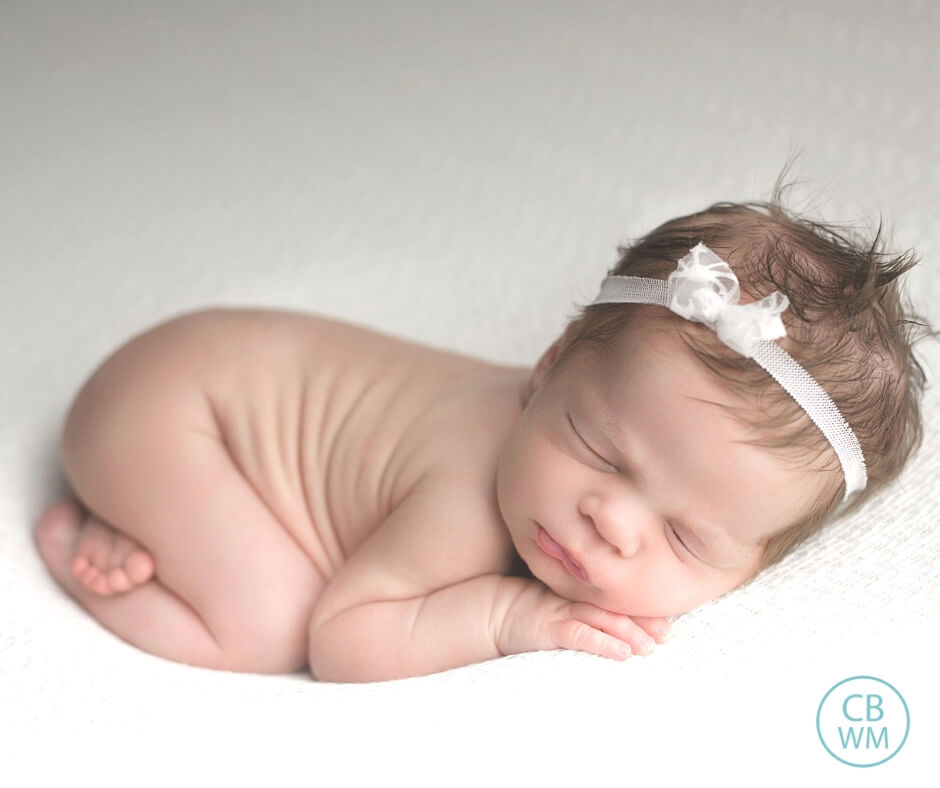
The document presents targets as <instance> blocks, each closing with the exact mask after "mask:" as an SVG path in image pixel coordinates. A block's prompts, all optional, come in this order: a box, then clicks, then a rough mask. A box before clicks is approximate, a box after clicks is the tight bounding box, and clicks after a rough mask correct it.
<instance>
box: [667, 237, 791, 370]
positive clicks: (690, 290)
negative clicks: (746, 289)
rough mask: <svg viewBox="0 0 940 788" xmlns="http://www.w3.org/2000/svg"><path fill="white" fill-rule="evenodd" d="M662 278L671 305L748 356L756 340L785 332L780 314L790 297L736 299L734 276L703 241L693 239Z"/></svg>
mask: <svg viewBox="0 0 940 788" xmlns="http://www.w3.org/2000/svg"><path fill="white" fill-rule="evenodd" d="M666 282H667V287H668V289H669V293H670V296H671V297H670V300H669V304H668V307H669V309H670V310H672V311H673V312H675V313H676V314H677V315H679V316H680V317H684V318H685V319H686V320H693V321H695V322H696V323H704V324H705V325H706V326H708V327H709V328H710V329H712V330H713V331H714V332H715V333H716V334H717V335H718V338H719V339H720V340H721V341H722V342H724V343H725V344H726V345H727V346H728V347H730V348H731V349H733V350H736V351H737V352H738V353H740V354H741V355H743V356H747V357H748V358H753V357H754V353H755V352H756V350H757V343H758V342H760V341H761V340H763V339H779V338H780V337H783V336H786V334H787V329H786V328H785V327H784V325H783V320H781V319H780V314H781V313H782V312H783V311H784V310H785V309H786V308H787V307H788V306H789V304H790V301H789V299H788V298H787V297H786V296H785V295H783V293H779V292H773V293H771V294H770V295H769V296H766V297H764V298H762V299H761V300H760V301H753V302H751V303H750V304H739V303H738V299H739V298H740V296H741V288H740V287H739V286H738V278H737V277H736V276H735V275H734V272H733V271H732V270H731V267H730V266H729V265H728V264H727V263H726V262H725V261H724V260H722V259H721V258H720V257H719V256H718V255H716V254H715V253H714V252H713V251H712V250H711V249H709V248H708V247H707V246H705V244H702V243H700V244H698V245H696V246H695V248H694V249H692V251H691V252H689V253H688V254H687V255H686V256H685V257H683V258H682V259H681V260H679V264H678V267H677V268H676V270H675V271H673V272H672V273H671V274H670V275H669V278H668V279H667V280H666Z"/></svg>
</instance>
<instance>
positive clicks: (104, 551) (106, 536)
mask: <svg viewBox="0 0 940 788" xmlns="http://www.w3.org/2000/svg"><path fill="white" fill-rule="evenodd" d="M113 547H114V530H113V529H111V528H109V527H108V526H106V525H104V524H102V523H100V522H98V521H97V520H96V519H95V518H94V517H88V518H86V520H85V522H84V524H83V526H82V532H81V534H80V535H79V537H78V544H77V545H76V546H75V561H74V562H73V564H72V567H73V569H76V570H77V571H78V572H84V571H85V568H86V566H90V567H91V568H94V567H99V568H101V569H107V568H108V562H109V561H110V558H111V551H112V549H113ZM79 558H83V559H84V562H80V561H78V559H79Z"/></svg>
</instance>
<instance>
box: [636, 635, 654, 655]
mask: <svg viewBox="0 0 940 788" xmlns="http://www.w3.org/2000/svg"><path fill="white" fill-rule="evenodd" d="M640 648H642V649H643V651H646V652H647V653H648V652H650V651H652V650H653V649H654V648H656V641H655V640H653V638H644V639H643V640H641V641H640Z"/></svg>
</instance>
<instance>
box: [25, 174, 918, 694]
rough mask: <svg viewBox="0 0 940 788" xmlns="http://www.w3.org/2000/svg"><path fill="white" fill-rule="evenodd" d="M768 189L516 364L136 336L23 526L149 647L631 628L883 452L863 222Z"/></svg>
mask: <svg viewBox="0 0 940 788" xmlns="http://www.w3.org/2000/svg"><path fill="white" fill-rule="evenodd" d="M879 240H880V232H879V233H878V234H877V235H876V236H875V239H874V242H873V243H871V244H865V243H861V242H860V241H859V240H858V239H857V238H855V236H854V235H853V236H848V235H847V234H845V233H842V232H839V231H837V230H835V229H833V228H830V227H827V226H825V225H822V224H819V223H816V222H812V221H809V220H806V219H804V218H802V217H799V216H797V215H795V214H793V213H792V212H790V211H789V210H787V209H785V208H784V207H783V205H782V204H781V202H780V199H779V190H775V191H774V195H773V197H772V198H771V200H770V201H769V202H765V203H756V202H752V203H719V204H717V205H714V206H712V207H710V208H708V209H706V210H704V211H701V212H699V213H696V214H692V215H689V216H683V217H680V218H677V219H673V220H671V221H668V222H666V223H665V224H663V225H662V226H660V227H658V228H657V229H655V230H654V231H653V232H651V233H649V234H648V235H646V236H645V237H643V238H641V239H640V240H639V241H637V242H636V243H634V244H632V245H630V246H629V247H628V248H621V249H619V252H620V255H621V259H620V260H619V262H618V263H617V264H616V266H615V267H614V269H613V270H612V271H611V273H610V275H609V276H608V277H607V278H606V279H604V280H603V283H602V285H601V288H600V294H599V295H598V297H597V298H596V299H595V300H594V302H593V303H592V304H589V305H587V306H585V307H584V308H583V309H582V310H581V311H580V313H579V315H578V316H577V317H576V319H574V320H572V321H571V322H570V323H569V324H568V325H567V327H566V328H565V330H564V332H563V333H562V334H561V336H560V337H558V339H557V340H556V341H555V342H554V343H552V345H551V346H550V347H549V348H548V349H547V350H546V351H545V353H544V355H542V357H541V359H540V360H539V361H538V363H537V364H536V365H535V367H534V368H527V367H514V366H503V365H498V364H493V363H489V362H486V361H482V360H477V359H473V358H469V357H466V356H462V355H458V354H455V353H448V352H443V351H441V350H437V349H432V348H429V347H424V346H420V345H416V344H412V343H409V342H405V341H402V340H399V339H394V338H391V337H389V336H386V335H382V334H379V333H375V332H373V331H369V330H366V329H364V328H359V327H355V326H351V325H348V324H343V323H339V322H335V321H330V320H326V319H323V318H319V317H314V316H309V315H302V314H296V313H289V312H281V311H268V310H258V309H209V310H205V311H200V312H196V313H190V314H186V315H183V316H181V317H177V318H175V319H173V320H170V321H169V322H166V323H164V324H162V325H159V326H157V327H156V328H153V329H151V330H149V331H147V332H146V333H144V334H142V335H140V336H138V337H136V338H134V339H133V340H131V341H130V342H129V343H128V344H126V345H124V346H123V347H121V348H120V349H119V350H117V351H116V352H115V353H114V354H113V355H112V356H111V357H110V358H108V359H107V361H106V362H105V363H104V364H103V365H102V366H101V367H100V368H99V369H98V370H97V371H96V372H95V373H94V374H93V375H92V376H91V378H90V379H89V380H88V381H87V382H86V383H85V385H84V387H83V388H82V390H81V391H80V393H79V394H78V396H77V398H76V400H75V402H74V404H73V405H72V407H71V410H70V412H69V414H68V418H67V420H66V423H65V427H64V431H63V437H62V444H61V457H62V463H63V466H64V470H65V474H66V477H67V480H68V482H69V485H70V487H71V489H72V491H73V492H74V500H66V501H62V502H59V503H57V504H55V505H54V506H52V507H51V508H49V509H48V510H47V511H46V512H45V514H43V516H42V517H41V519H40V521H39V523H38V525H37V528H36V539H37V542H38V546H39V550H40V552H41V555H42V558H43V560H44V562H45V564H46V566H47V567H48V569H49V571H50V573H51V574H52V576H53V577H54V578H55V579H56V581H57V582H58V583H59V584H60V585H61V586H62V587H63V588H64V589H65V591H67V592H68V593H69V594H70V595H71V596H72V597H74V598H75V599H76V600H77V601H78V603H79V604H80V605H81V606H82V607H84V608H85V609H86V610H87V611H88V612H89V613H90V614H91V615H92V616H94V618H95V619H97V620H98V621H99V622H100V623H101V624H102V625H103V626H105V627H106V628H107V629H109V630H111V631H112V632H114V633H115V634H116V635H118V636H119V637H121V638H123V639H124V640H125V641H127V642H129V643H131V644H133V645H135V646H137V647H139V648H141V649H144V650H146V651H148V652H150V653H151V654H155V655H158V656H161V657H165V658H167V659H171V660H176V661H179V662H184V663H188V664H191V665H199V666H205V667H209V668H215V669H221V670H233V671H248V672H256V673H279V672H292V671H298V670H303V669H309V671H310V673H311V674H312V675H313V676H314V677H315V678H316V679H319V680H325V681H374V680H382V679H392V678H401V677H407V676H416V675H422V674H428V673H432V672H435V671H441V670H445V669H448V668H454V667H458V666H461V665H467V664H471V663H475V662H480V661H483V660H488V659H494V658H497V657H500V656H502V655H507V654H518V653H521V652H526V651H536V650H543V649H577V650H580V651H585V652H589V653H592V654H597V655H600V656H604V657H609V658H613V659H624V658H626V657H628V656H629V655H630V654H631V653H632V654H647V653H649V652H650V651H651V650H652V649H653V646H654V643H657V642H660V643H661V642H663V641H664V640H665V639H666V638H668V637H669V635H670V630H671V624H670V622H669V621H668V620H667V617H670V616H676V615H678V614H681V613H684V612H686V611H689V610H691V609H693V608H695V607H696V606H698V605H700V604H702V603H703V602H705V601H707V600H711V599H714V598H716V597H718V596H720V595H721V594H723V593H725V592H727V591H729V590H731V589H733V588H736V587H738V586H740V585H742V584H743V583H746V582H748V581H749V580H750V579H752V578H754V577H755V576H756V575H757V574H758V573H759V572H761V571H762V570H763V569H765V568H766V567H768V566H770V565H772V564H774V563H775V562H777V561H779V560H780V559H781V558H782V557H783V556H784V555H786V554H787V553H788V552H789V551H790V550H792V549H793V548H794V547H795V546H796V545H797V544H799V543H800V542H801V541H803V540H804V539H806V537H808V536H809V535H810V534H813V533H814V532H816V531H817V530H819V529H820V528H821V527H822V525H823V524H824V523H825V522H826V521H828V520H829V519H831V518H832V517H833V516H835V515H839V514H843V513H845V512H847V511H851V510H854V509H856V508H857V507H858V506H860V505H861V504H862V503H863V502H864V501H865V500H866V499H867V498H868V497H870V496H871V495H872V494H873V493H875V492H876V491H878V490H880V489H881V488H883V487H884V486H885V485H886V484H888V483H889V482H891V481H892V480H893V479H895V478H896V477H897V476H898V474H899V473H900V471H901V469H902V467H903V466H904V464H905V462H906V461H907V459H908V458H909V457H910V455H911V454H912V453H913V451H914V450H915V449H916V447H917V445H918V444H919V442H920V438H921V427H920V420H919V399H920V394H921V392H922V389H923V384H924V377H923V373H922V370H921V368H920V366H919V365H918V364H917V362H916V360H915V358H914V356H913V354H912V351H911V345H912V340H913V337H912V335H911V325H912V323H911V321H910V320H909V319H908V315H907V314H906V312H905V307H904V306H903V304H902V299H901V296H900V293H899V286H898V285H899V277H900V276H901V275H902V274H903V273H905V272H906V271H907V270H908V269H910V268H911V267H912V266H913V265H914V263H915V259H914V257H913V255H912V254H906V255H901V256H899V257H891V256H889V255H887V254H886V253H884V252H883V251H881V250H880V247H879Z"/></svg>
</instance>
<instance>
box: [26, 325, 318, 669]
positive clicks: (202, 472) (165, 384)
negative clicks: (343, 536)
mask: <svg viewBox="0 0 940 788" xmlns="http://www.w3.org/2000/svg"><path fill="white" fill-rule="evenodd" d="M145 336H146V335H145ZM164 339H165V337H164ZM170 355H172V353H171V354H170ZM191 362H192V359H191V358H190V359H189V360H188V362H186V363H182V364H175V363H174V362H173V361H172V360H168V358H167V353H165V352H162V351H160V349H159V346H157V347H155V346H154V345H153V343H152V342H151V343H150V344H149V345H148V343H147V342H143V343H142V342H141V340H138V341H137V343H136V344H133V345H132V346H130V350H124V351H122V352H119V354H118V355H117V356H116V357H112V359H111V360H110V361H109V362H108V363H107V364H106V365H105V366H104V367H102V369H101V370H99V372H98V373H96V375H95V376H94V377H93V378H92V380H91V381H90V382H89V383H88V385H86V387H85V389H83V391H82V393H81V394H80V396H79V398H78V399H77V400H76V403H75V406H74V407H73V409H72V412H71V413H70V416H69V419H68V423H67V424H66V428H65V435H64V440H63V451H62V455H63V465H64V468H65V472H66V476H67V478H68V480H69V482H70V484H71V486H72V488H73V490H74V491H75V493H76V494H77V496H78V497H79V499H80V500H81V502H82V504H83V505H84V506H85V507H86V508H87V509H88V510H89V512H90V513H91V514H92V515H93V516H94V517H95V518H96V519H97V520H98V521H100V523H103V524H104V525H105V526H106V527H113V528H115V529H117V530H118V531H119V532H121V533H123V534H126V535H127V537H128V538H129V539H130V540H132V541H133V544H134V545H135V546H136V545H138V544H139V545H140V546H141V547H142V548H143V550H144V554H145V555H149V556H152V560H153V562H154V565H155V574H154V575H153V576H152V577H151V578H150V579H148V580H145V581H144V582H142V583H140V584H139V585H137V586H136V587H133V588H132V589H131V590H129V591H126V592H123V593H116V594H111V595H102V594H100V593H98V592H97V591H95V590H92V589H90V588H88V587H87V586H86V585H85V584H84V583H83V582H82V581H80V580H79V579H78V578H77V577H76V576H75V574H74V573H73V571H72V562H73V560H74V558H75V551H76V549H77V547H78V545H79V541H80V538H81V535H82V531H81V530H80V528H87V527H91V526H92V525H94V521H91V522H89V521H85V522H80V521H79V519H78V517H79V514H78V510H77V509H75V508H70V507H69V506H59V507H54V508H53V509H52V510H50V511H49V512H47V514H46V516H44V517H43V519H42V520H41V521H40V523H39V527H38V529H37V539H38V541H39V544H40V550H41V552H42V555H43V558H44V559H45V561H46V563H47V565H48V566H49V569H50V572H51V573H52V574H53V576H54V577H55V578H56V579H57V580H58V581H59V583H60V584H61V585H62V586H63V587H64V588H65V590H66V591H67V592H68V593H69V594H71V595H72V596H73V597H74V598H75V599H76V600H77V601H78V602H79V603H80V604H81V605H82V606H83V607H85V608H86V609H87V610H88V611H89V613H91V614H92V615H93V616H94V617H95V618H96V619H97V620H98V621H99V622H100V623H102V624H103V625H104V626H105V627H107V628H108V629H110V630H111V631H112V632H114V633H115V634H116V635H118V636H119V637H121V638H123V639H124V640H127V641H128V642H130V643H132V644H134V645H136V646H138V647H139V648H142V649H144V650H146V651H148V652H150V653H152V654H156V655H158V656H162V657H166V658H168V659H173V660H176V661H180V662H187V663H189V664H194V665H202V666H205V667H212V668H218V669H226V670H240V671H250V672H259V673H275V672H289V671H294V670H299V669H301V668H303V667H304V665H305V664H306V655H307V624H308V621H309V618H310V613H311V611H312V608H313V604H314V602H315V600H316V597H317V595H318V594H319V591H320V589H321V588H322V587H323V585H324V579H323V577H322V576H321V575H320V574H319V572H318V571H317V570H316V568H315V567H314V566H313V564H312V562H311V561H310V559H309V557H308V556H307V555H306V553H304V552H303V551H302V550H301V548H300V547H299V546H298V545H297V544H296V543H295V542H294V540H293V539H292V538H291V537H290V536H289V534H288V532H287V531H286V530H285V529H284V527H283V526H282V525H281V523H280V522H278V521H277V519H276V518H275V517H274V516H273V515H272V514H271V512H270V510H269V509H268V508H267V506H266V505H265V503H264V501H263V500H262V498H261V497H259V495H258V493H257V492H256V491H255V490H254V489H253V488H252V486H251V485H250V484H249V483H248V482H247V481H246V479H245V478H244V477H243V476H242V474H241V473H240V471H239V469H238V468H237V467H236V466H235V464H234V463H233V461H232V459H231V457H230V455H229V454H228V452H227V450H226V448H225V445H224V442H223V441H222V439H221V435H220V434H219V431H218V428H217V426H216V423H215V419H214V418H213V416H212V412H211V409H210V407H209V404H208V400H207V398H206V397H205V395H204V394H203V393H202V392H201V390H200V389H199V388H198V386H196V385H194V384H193V382H192V380H191V379H186V377H185V376H186V375H189V376H191V374H192V371H193V366H192V363H191ZM181 374H182V375H183V377H182V378H181V377H180V376H181Z"/></svg>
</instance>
